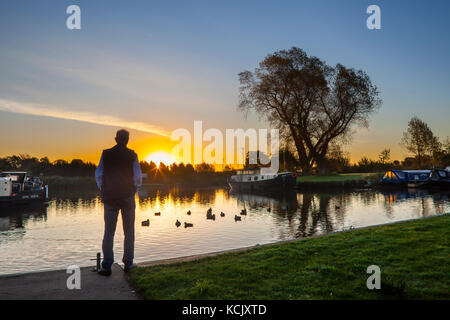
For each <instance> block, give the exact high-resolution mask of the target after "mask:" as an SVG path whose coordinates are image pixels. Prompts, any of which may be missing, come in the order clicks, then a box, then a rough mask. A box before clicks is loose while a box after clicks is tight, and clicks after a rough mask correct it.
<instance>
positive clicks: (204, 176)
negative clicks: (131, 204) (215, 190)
mask: <svg viewBox="0 0 450 320" xmlns="http://www.w3.org/2000/svg"><path fill="white" fill-rule="evenodd" d="M140 165H141V170H142V173H144V174H145V175H146V178H145V182H148V183H155V184H194V185H202V184H204V185H225V184H226V183H227V178H228V177H229V176H231V175H232V174H234V171H233V170H232V169H231V168H230V167H225V168H224V170H223V171H216V170H215V167H214V165H212V164H207V163H201V164H197V165H194V166H193V165H192V164H190V163H188V164H184V163H179V164H177V163H172V164H171V165H165V164H164V163H162V162H161V163H160V164H159V165H158V166H157V165H156V163H154V162H153V161H150V162H146V161H141V162H140Z"/></svg>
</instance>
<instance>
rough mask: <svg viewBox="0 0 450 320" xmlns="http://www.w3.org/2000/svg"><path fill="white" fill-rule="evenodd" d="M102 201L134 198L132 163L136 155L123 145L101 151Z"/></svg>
mask: <svg viewBox="0 0 450 320" xmlns="http://www.w3.org/2000/svg"><path fill="white" fill-rule="evenodd" d="M102 157H103V179H102V199H103V201H105V202H106V201H114V200H121V199H125V198H128V197H131V196H134V194H135V192H136V189H135V187H134V179H133V176H134V174H133V163H134V161H135V159H136V153H134V151H133V150H131V149H128V148H127V147H126V146H124V145H120V144H117V145H115V146H114V147H112V148H111V149H107V150H103V155H102Z"/></svg>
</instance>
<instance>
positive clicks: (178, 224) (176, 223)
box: [175, 219, 181, 228]
mask: <svg viewBox="0 0 450 320" xmlns="http://www.w3.org/2000/svg"><path fill="white" fill-rule="evenodd" d="M175 225H176V226H177V228H178V227H179V226H181V222H180V221H178V219H177V222H175Z"/></svg>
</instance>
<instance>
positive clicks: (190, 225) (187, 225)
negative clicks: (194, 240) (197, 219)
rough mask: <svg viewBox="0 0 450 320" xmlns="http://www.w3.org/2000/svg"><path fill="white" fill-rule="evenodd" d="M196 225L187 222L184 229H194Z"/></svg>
mask: <svg viewBox="0 0 450 320" xmlns="http://www.w3.org/2000/svg"><path fill="white" fill-rule="evenodd" d="M193 226H194V225H193V224H192V223H188V222H185V223H184V227H185V228H190V227H193Z"/></svg>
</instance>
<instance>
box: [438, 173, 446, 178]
mask: <svg viewBox="0 0 450 320" xmlns="http://www.w3.org/2000/svg"><path fill="white" fill-rule="evenodd" d="M438 173H439V176H440V177H441V178H447V173H446V172H445V171H438Z"/></svg>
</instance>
